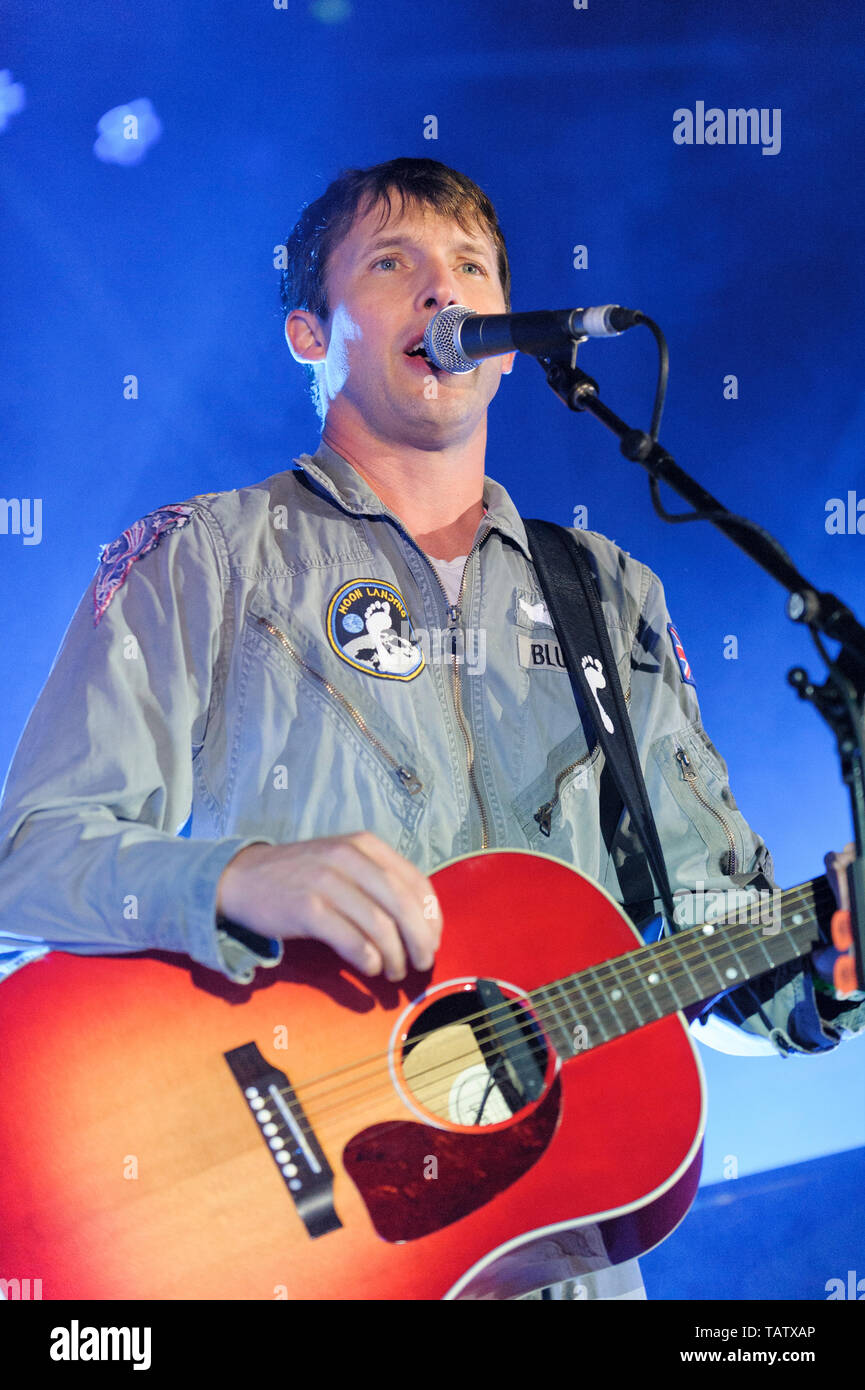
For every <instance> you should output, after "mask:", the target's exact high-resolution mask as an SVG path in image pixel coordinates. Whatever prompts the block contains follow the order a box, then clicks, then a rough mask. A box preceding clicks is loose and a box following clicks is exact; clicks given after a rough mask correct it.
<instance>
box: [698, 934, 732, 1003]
mask: <svg viewBox="0 0 865 1390" xmlns="http://www.w3.org/2000/svg"><path fill="white" fill-rule="evenodd" d="M715 931H716V927H715V925H714V923H706V924H704V925H703V926H700V927H694V928H693V929H692V930H691V931H689V932H688V937H689V945H693V946H699V948H700V950H701V951H702V953H703V958H704V961H705V964H706V965H708V967H709V970H710V971H711V974H712V975H713V976H714V983H712V982H710V981H706V983H704V984H702V985H699V989H700V996H699V997H700V998H701V999H708V997H709V995H710V994H716V993H717V989H716V986H717V985H720V986H721V988H722V989H725V990H726V989H729V988H730V981H729V980H725V979H724V977H723V975H722V974H721V972H720V970H719V969H718V967H717V965H716V964H715V962H714V960H713V958H712V954H711V952H710V950H709V944H708V943H709V941H710V940H711V939H712V938H713V937H714V934H715ZM722 944H723V943H722Z"/></svg>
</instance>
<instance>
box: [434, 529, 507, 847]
mask: <svg viewBox="0 0 865 1390" xmlns="http://www.w3.org/2000/svg"><path fill="white" fill-rule="evenodd" d="M491 530H492V526H487V528H486V530H484V531H482V532H481V534H480V535H479V536H478V538H477V540H476V541H475V543H474V545H473V546H472V548H471V550H470V551H469V553H468V555H467V556H466V562H465V564H464V565H463V577H462V579H461V580H460V588H459V593H458V594H457V601H456V603H451V602H450V600H449V599H448V595H447V590H446V589H445V586H444V584H442V582H441V579H440V578H439V574H438V571H437V570H436V568H435V565H432V564H430V569H431V570H432V572H433V574H434V575H435V577H436V579H437V580H438V585H439V588H440V589H441V591H442V593H443V594H444V596H445V602H446V603H447V609H448V632H449V633H450V635H451V656H452V658H453V659H452V662H451V671H452V673H453V694H454V707H455V709H456V715H457V723H458V724H459V726H460V729H461V730H462V735H463V740H464V742H465V748H466V766H467V768H468V778H469V786H470V787H471V789H472V792H473V793H474V798H475V801H476V802H477V807H478V811H479V812H480V817H481V849H488V848H489V843H490V841H489V832H488V827H487V816H486V811H485V810H484V803H483V800H482V798H481V794H480V790H479V788H478V784H477V779H476V778H475V754H474V747H473V745H472V740H471V734H470V733H469V729H468V725H467V724H466V721H465V715H464V714H463V705H462V696H461V688H462V681H461V680H460V672H459V663H458V661H457V647H456V634H457V628H458V627H459V621H460V617H461V615H462V602H463V589H464V588H465V582H466V575H467V574H468V568H469V565H470V563H471V559H472V556H473V555H474V553H475V551H476V550H477V549H478V547H479V546H480V544H481V541H482V540H483V539H484V537H485V536H487V535H488V534H489V532H490V531H491Z"/></svg>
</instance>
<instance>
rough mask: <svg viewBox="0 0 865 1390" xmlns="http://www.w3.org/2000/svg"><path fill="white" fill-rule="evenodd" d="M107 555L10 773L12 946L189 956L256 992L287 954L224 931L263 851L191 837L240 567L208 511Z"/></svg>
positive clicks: (2, 853)
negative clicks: (233, 574) (196, 785)
mask: <svg viewBox="0 0 865 1390" xmlns="http://www.w3.org/2000/svg"><path fill="white" fill-rule="evenodd" d="M154 518H156V519H157V520H155V521H154ZM106 551H107V552H108V554H107V555H106V553H105V551H104V552H103V562H102V564H101V565H100V569H99V571H98V574H97V578H96V583H95V585H94V586H93V587H92V588H91V589H90V590H89V591H88V592H87V593H86V594H85V596H84V598H83V599H82V600H81V603H80V604H79V606H78V609H77V611H76V612H75V614H74V616H73V618H72V621H71V623H70V625H69V627H68V629H67V632H66V634H65V637H64V639H63V642H62V644H61V647H60V650H59V652H58V655H57V657H56V659H55V662H54V665H53V667H52V669H51V672H50V675H49V677H48V680H47V682H46V684H45V686H44V688H43V690H42V693H41V695H40V697H39V699H38V701H37V703H36V706H35V708H34V710H33V712H32V714H31V716H30V719H29V720H28V722H27V725H26V727H25V730H24V733H23V735H22V737H21V739H20V741H19V744H18V748H17V750H16V753H15V757H14V759H13V761H12V764H11V767H10V770H9V773H8V776H7V780H6V785H5V790H4V799H3V803H2V806H0V948H2V950H3V951H5V952H6V953H7V954H8V953H9V952H13V951H14V950H15V949H16V948H17V949H19V950H20V951H21V952H22V955H23V958H24V959H25V960H26V959H29V958H30V956H29V954H28V952H32V949H33V948H34V947H37V946H47V947H48V948H56V949H61V950H64V951H72V952H78V953H81V954H94V955H95V954H110V953H114V952H123V951H136V950H150V949H159V950H164V951H175V952H184V953H186V954H188V955H189V956H191V957H192V958H193V959H195V960H196V961H199V962H200V963H201V964H203V965H206V966H209V967H210V968H211V969H214V970H218V971H221V972H223V973H224V974H226V975H227V976H228V977H229V978H231V979H233V980H236V981H238V982H240V983H248V982H249V981H250V980H251V979H252V975H253V972H254V968H255V966H256V965H257V964H276V963H277V961H278V959H279V958H280V956H281V948H280V947H279V946H278V945H276V944H275V943H265V942H264V940H263V939H262V938H253V939H254V941H256V942H259V941H260V942H261V943H262V946H263V947H265V949H264V950H262V951H261V952H259V951H258V950H256V949H250V948H249V945H248V943H247V944H246V945H244V944H242V943H241V942H240V941H238V940H237V939H235V938H234V937H233V936H232V935H230V934H229V933H227V932H225V931H223V930H221V929H220V928H218V927H217V924H216V916H215V901H216V889H217V883H218V880H219V876H220V874H221V872H222V870H223V868H224V867H225V865H226V864H227V863H228V861H229V860H230V859H231V858H232V857H233V856H234V855H235V854H236V853H237V852H238V851H239V850H240V849H242V848H243V847H244V846H245V845H247V844H251V843H254V840H252V839H242V838H227V839H219V840H213V841H208V840H192V839H189V838H185V837H184V836H183V835H181V834H180V833H179V832H180V831H181V829H182V828H183V827H184V825H185V823H186V821H187V820H188V817H189V813H190V809H191V805H192V793H193V777H194V761H195V757H196V753H197V752H198V750H199V749H200V748H201V745H202V743H203V740H204V733H205V729H206V726H207V721H208V712H209V710H210V708H211V705H212V704H213V702H215V701H217V700H218V699H219V698H220V685H221V672H222V663H223V662H225V661H227V659H228V652H227V648H228V646H229V645H230V640H231V617H230V606H229V604H228V601H227V597H228V582H227V574H226V571H227V562H226V561H225V559H224V558H223V557H222V556H221V554H220V552H219V551H218V549H217V547H216V545H215V543H214V541H213V539H212V537H211V533H210V531H209V529H208V526H207V524H206V522H205V520H204V519H203V517H202V516H201V514H200V513H199V512H198V511H197V510H196V508H195V506H194V504H193V505H187V506H183V507H174V508H165V509H162V510H161V511H160V512H158V513H152V514H151V517H150V518H144V519H143V520H142V521H141V522H138V523H136V526H135V527H132V528H130V530H129V531H127V532H124V536H123V537H121V539H120V541H118V542H115V543H114V545H113V546H112V547H107V548H106ZM255 839H256V840H267V837H266V836H265V835H261V836H256V837H255ZM268 950H269V951H270V952H271V955H270V957H268V956H267V951H268Z"/></svg>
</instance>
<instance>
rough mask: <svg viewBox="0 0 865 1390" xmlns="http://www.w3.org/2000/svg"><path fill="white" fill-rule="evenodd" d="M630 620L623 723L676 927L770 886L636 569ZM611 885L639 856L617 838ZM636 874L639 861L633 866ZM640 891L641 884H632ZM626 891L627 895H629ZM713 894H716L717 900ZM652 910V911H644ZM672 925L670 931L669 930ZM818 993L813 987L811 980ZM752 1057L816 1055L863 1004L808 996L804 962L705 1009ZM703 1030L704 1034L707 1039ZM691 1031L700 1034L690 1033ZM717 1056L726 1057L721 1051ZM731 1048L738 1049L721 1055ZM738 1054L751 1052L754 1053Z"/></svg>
mask: <svg viewBox="0 0 865 1390" xmlns="http://www.w3.org/2000/svg"><path fill="white" fill-rule="evenodd" d="M640 569H641V570H642V571H643V577H642V582H641V603H640V618H639V621H638V624H637V630H636V634H635V638H634V645H633V649H632V658H631V668H632V677H631V680H632V686H631V710H630V712H631V721H632V725H633V727H634V735H635V738H636V740H637V747H638V750H639V753H640V759H641V763H642V766H643V770H644V773H645V777H646V786H647V789H648V792H649V797H650V800H651V804H652V809H653V811H654V815H655V819H656V822H657V826H658V833H659V836H660V840H661V845H662V848H663V850H664V857H665V860H666V864H667V870H668V874H669V878H670V886H671V888H672V891H673V895H674V898H675V899H676V901H677V918H678V917H679V911H678V907H679V905H681V906H682V909H683V912H682V916H681V918H680V920H679V921H678V923H677V924H678V925H685V924H687V925H693V924H696V923H699V922H701V921H704V920H705V919H706V915H707V911H708V910H709V905H710V904H712V903H713V902H714V904H716V905H717V904H718V903H719V902H723V903H724V905H725V908H726V909H727V910H728V911H729V912H731V913H732V912H736V911H737V910H738V906H739V904H740V902H741V901H742V897H743V894H744V891H745V889H746V887H747V886H748V885H750V886H751V887H752V888H755V887H756V888H763V889H771V888H775V887H776V886H777V885H776V884H775V880H774V876H773V866H772V858H771V855H770V853H769V851H768V849H767V848H766V845H765V844H764V843H763V841H762V839H761V838H760V836H759V835H758V834H756V832H755V831H753V830H752V829H751V828H750V826H749V825H748V824H747V822H746V821H745V819H744V817H743V816H742V814H741V812H740V811H739V809H738V807H737V805H736V802H735V799H734V797H733V794H732V792H731V790H730V784H729V778H728V773H727V766H726V763H725V762H724V760H723V758H722V757H721V756H720V754H719V753H718V751H717V749H716V748H715V746H714V744H713V743H712V741H711V740H710V738H709V736H708V734H707V733H706V731H705V729H704V728H703V724H702V720H701V718H700V709H699V704H698V700H697V692H696V688H695V685H694V683H693V677H692V675H691V671H690V666H689V664H688V661H687V658H686V656H685V654H684V650H683V648H682V645H681V641H680V639H679V636H678V633H677V631H676V629H675V628H674V626H673V624H672V623H671V620H670V615H669V613H668V611H667V605H666V602H665V598H664V591H663V587H662V585H661V582H660V580H659V579H658V578H657V576H656V575H654V574H653V573H652V572H651V571H650V570H648V569H646V568H645V566H640ZM625 827H626V833H625V836H624V840H623V847H622V848H620V850H619V861H620V863H619V877H620V882H622V880H623V879H624V880H625V882H623V883H622V886H623V888H624V889H625V892H626V897H625V901H628V896H627V892H628V884H627V879H628V872H629V867H631V866H633V872H634V873H636V872H637V869H636V865H637V864H638V861H639V859H640V858H641V851H639V852H638V850H637V847H636V846H635V845H634V844H633V839H632V837H631V838H630V843H629V835H628V830H627V822H625ZM642 872H643V875H645V861H644V860H643V869H642ZM642 882H643V883H645V878H643V880H642ZM631 891H632V892H633V891H634V890H633V888H632V889H631ZM719 895H720V896H719ZM654 910H655V911H660V903H658V902H655V903H654ZM677 924H674V928H675V925H677ZM817 984H818V986H819V980H818V981H817ZM709 1010H711V1011H712V1013H713V1014H714V1015H715V1017H716V1018H720V1019H721V1020H724V1021H725V1022H726V1024H727V1025H729V1024H734V1025H735V1026H736V1027H737V1028H738V1029H741V1030H743V1031H744V1033H746V1034H749V1035H750V1036H751V1037H752V1039H754V1041H755V1043H756V1040H757V1039H762V1040H764V1042H763V1047H762V1050H764V1051H767V1052H769V1051H774V1052H778V1053H781V1054H782V1055H786V1054H788V1053H790V1052H823V1051H826V1050H828V1049H830V1048H833V1047H835V1046H837V1044H838V1043H839V1042H840V1041H841V1039H842V1038H843V1037H845V1036H849V1035H852V1034H854V1033H858V1032H861V1031H862V1030H863V1029H865V1003H863V1002H862V1001H861V999H858V998H856V997H853V998H851V999H850V1000H847V1001H844V1002H836V1001H835V1000H834V998H831V997H830V996H829V995H827V994H825V993H822V992H820V990H819V988H817V989H815V974H814V970H813V967H812V964H811V960H810V957H803V958H802V959H800V960H797V961H793V962H790V963H789V964H787V965H784V966H780V967H778V968H777V969H775V970H772V971H770V972H768V973H767V974H766V975H761V976H759V977H758V978H757V979H755V980H752V981H750V982H749V983H748V984H746V985H742V986H739V987H738V988H736V989H734V990H731V991H729V992H728V993H726V994H724V995H723V997H718V998H716V999H715V1000H713V1001H711V1003H707V1005H706V1007H705V1011H704V1015H703V1017H704V1018H706V1017H707V1016H708V1014H709ZM712 1031H713V1030H712V1027H711V1026H710V1027H709V1028H707V1030H706V1032H707V1038H706V1040H707V1041H710V1040H711V1041H713V1045H716V1046H717V1045H718V1043H717V1041H715V1040H713V1039H710V1038H709V1036H708V1035H709V1034H710V1033H711V1032H712ZM695 1032H696V1034H697V1036H698V1037H699V1035H700V1027H699V1025H697V1026H696V1028H695ZM725 1050H727V1049H725ZM729 1050H739V1049H729ZM742 1050H749V1051H750V1050H761V1049H760V1048H759V1045H757V1046H755V1047H754V1048H745V1049H742Z"/></svg>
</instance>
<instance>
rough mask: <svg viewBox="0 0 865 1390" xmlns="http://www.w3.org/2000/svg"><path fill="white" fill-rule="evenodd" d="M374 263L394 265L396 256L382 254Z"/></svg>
mask: <svg viewBox="0 0 865 1390" xmlns="http://www.w3.org/2000/svg"><path fill="white" fill-rule="evenodd" d="M375 265H376V266H380V265H396V257H395V256H382V257H381V259H380V260H377V261H376V262H375Z"/></svg>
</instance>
